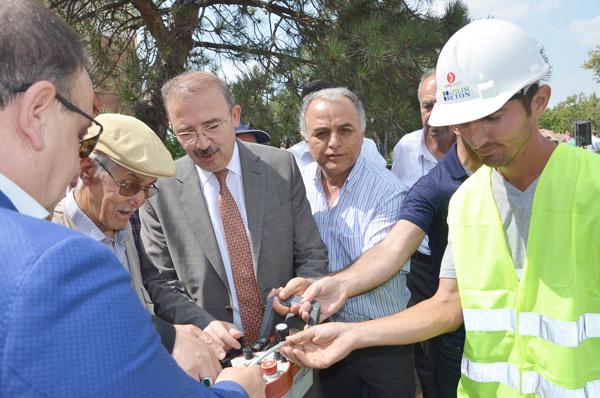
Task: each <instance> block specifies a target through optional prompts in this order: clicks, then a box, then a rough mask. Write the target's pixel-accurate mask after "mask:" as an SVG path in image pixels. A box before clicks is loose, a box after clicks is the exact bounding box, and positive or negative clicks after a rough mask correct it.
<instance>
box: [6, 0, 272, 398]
mask: <svg viewBox="0 0 600 398" xmlns="http://www.w3.org/2000/svg"><path fill="white" fill-rule="evenodd" d="M0 26H2V30H1V31H0V139H1V141H2V145H0V258H1V259H2V271H3V277H2V278H1V279H0V289H1V291H2V295H0V308H1V311H2V314H0V319H1V320H2V322H1V324H0V364H1V365H0V396H2V397H19V396H27V397H30V396H44V397H52V396H68V397H82V396H86V397H115V396H127V397H131V396H140V397H141V396H144V397H148V396H155V397H163V396H167V395H173V396H185V397H188V396H202V397H209V396H219V397H247V396H259V397H261V396H262V397H264V391H265V390H264V389H265V386H264V381H263V380H262V377H261V371H260V368H258V367H253V368H244V369H226V370H224V371H223V372H222V373H221V374H220V375H219V377H218V378H217V380H216V381H217V383H216V384H215V385H214V386H213V388H210V389H208V388H206V387H204V386H203V385H202V384H201V383H199V382H197V381H195V380H194V379H192V378H190V377H189V376H187V375H186V373H185V372H184V371H183V370H181V369H180V368H179V367H178V366H177V364H176V363H175V361H174V360H173V358H171V356H170V355H169V353H168V352H167V351H166V350H165V349H164V347H163V346H162V345H161V342H160V338H159V336H158V334H157V333H156V330H155V328H154V326H153V324H152V322H151V320H150V313H149V312H148V311H146V310H145V309H144V307H143V306H142V304H141V303H140V301H139V300H138V298H137V295H136V293H135V291H134V290H133V289H132V288H131V286H129V279H130V276H129V275H128V273H127V272H126V271H125V269H124V268H123V266H122V265H121V264H120V263H119V262H118V261H117V259H116V258H115V257H114V255H113V254H112V253H111V252H110V250H109V249H107V248H105V247H103V246H102V245H101V244H99V243H97V242H95V241H93V240H92V239H90V238H88V237H86V236H85V235H83V234H81V233H78V232H76V231H73V230H69V229H67V228H64V227H62V226H59V225H56V224H52V223H50V222H48V221H46V220H44V219H46V218H48V216H49V215H50V213H51V212H52V210H53V208H54V206H55V205H56V204H57V203H58V201H59V200H60V199H61V197H62V196H63V193H64V190H65V188H66V186H67V185H68V183H69V181H71V180H72V179H73V178H74V177H75V176H76V175H77V174H79V157H85V156H87V155H88V154H89V153H90V152H91V150H92V149H93V146H94V145H95V142H96V141H97V137H91V138H89V137H86V132H87V129H88V127H89V125H90V122H92V123H96V122H95V121H94V120H93V118H92V117H91V116H89V114H90V112H91V111H92V104H93V87H92V82H91V80H90V77H89V75H88V72H87V71H86V55H85V53H84V51H83V48H82V47H81V44H80V42H79V39H78V37H77V36H76V35H75V33H74V32H73V31H72V30H71V29H70V28H69V26H68V25H67V24H66V23H65V22H64V21H62V20H61V19H60V18H59V17H57V16H56V15H55V14H53V13H52V12H50V11H49V10H48V9H47V8H45V7H44V6H43V5H42V4H41V3H40V2H39V1H38V0H19V1H12V0H0ZM101 130H102V128H101V127H100V134H101ZM233 380H235V381H233Z"/></svg>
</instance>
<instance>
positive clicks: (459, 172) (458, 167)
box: [441, 142, 471, 180]
mask: <svg viewBox="0 0 600 398" xmlns="http://www.w3.org/2000/svg"><path fill="white" fill-rule="evenodd" d="M441 161H442V162H444V166H445V167H446V169H447V170H448V172H449V173H450V175H451V176H452V178H454V179H455V180H460V179H461V178H463V177H464V176H465V175H467V176H470V175H471V174H470V173H469V171H468V170H467V169H465V166H463V164H462V163H461V162H460V160H459V159H458V152H457V149H456V142H455V143H454V144H452V148H450V150H449V151H448V153H447V154H446V156H444V159H442V160H441Z"/></svg>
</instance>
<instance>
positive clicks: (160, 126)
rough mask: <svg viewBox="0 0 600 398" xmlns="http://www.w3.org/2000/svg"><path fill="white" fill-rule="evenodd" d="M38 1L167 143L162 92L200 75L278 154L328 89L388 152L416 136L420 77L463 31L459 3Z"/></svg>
mask: <svg viewBox="0 0 600 398" xmlns="http://www.w3.org/2000/svg"><path fill="white" fill-rule="evenodd" d="M44 1H45V2H46V3H47V4H48V5H49V6H50V7H51V8H52V9H54V10H55V11H57V12H58V13H60V14H61V15H62V16H63V17H64V18H65V19H66V20H67V21H68V22H69V23H70V24H71V25H72V26H74V27H75V29H76V30H78V31H79V32H80V34H81V35H82V37H83V38H84V40H85V42H86V43H87V45H88V47H89V48H90V52H91V55H92V59H93V63H94V64H93V73H94V76H93V78H94V82H95V83H96V85H97V86H101V87H103V88H104V89H107V90H108V91H111V92H116V93H118V95H119V104H120V107H121V108H120V109H119V111H123V112H127V113H131V114H134V115H135V116H136V117H138V118H140V119H141V120H143V121H144V122H146V123H147V124H148V125H149V126H150V127H151V128H152V129H154V131H156V132H157V134H158V135H159V136H160V137H161V138H162V139H163V140H165V139H166V137H167V117H166V113H165V110H164V106H163V104H162V99H161V97H160V87H161V86H162V85H163V84H164V82H165V81H166V80H168V79H170V78H171V77H173V76H176V75H177V74H179V73H181V72H183V71H184V70H190V69H200V70H209V71H213V72H219V73H220V74H221V75H225V78H226V80H227V81H228V82H229V83H231V84H232V87H233V90H234V93H235V94H236V99H237V101H238V102H239V103H240V104H241V105H242V119H243V120H244V121H245V122H247V123H249V124H250V125H252V126H253V127H255V128H261V129H264V130H265V131H268V132H269V134H271V136H272V137H273V140H272V142H271V145H274V146H284V147H288V146H290V145H292V144H293V143H295V142H296V141H298V140H299V134H298V121H297V111H298V108H299V105H300V96H299V92H300V90H301V88H302V87H303V86H304V85H305V84H307V83H308V82H309V81H310V80H312V79H317V78H324V79H330V80H334V81H336V82H338V83H340V84H342V85H344V86H347V87H349V88H350V89H352V90H354V91H356V92H357V93H358V95H359V97H360V98H361V100H362V101H363V103H364V105H365V109H366V110H367V113H368V121H369V122H368V132H367V135H368V136H369V137H371V138H373V139H374V140H375V141H376V142H377V143H380V144H381V146H382V149H384V150H385V151H386V152H390V151H391V149H392V147H393V145H394V144H395V142H396V141H397V140H398V139H399V138H400V136H401V135H403V134H404V133H406V132H409V131H412V130H414V129H416V128H419V127H420V124H421V123H420V118H419V112H418V103H417V99H416V89H417V85H418V81H419V78H420V75H421V73H422V71H423V70H424V69H426V68H429V67H433V66H435V60H436V58H437V54H438V52H439V50H440V49H441V47H442V46H443V44H444V43H445V41H446V40H447V39H448V38H449V37H450V36H451V35H452V34H453V33H454V32H455V31H456V30H458V29H459V28H461V27H462V26H463V25H465V24H466V23H467V22H468V17H467V9H466V7H465V6H464V5H463V4H462V3H461V2H460V1H456V2H453V3H450V4H449V5H448V6H447V9H446V11H445V13H444V15H442V16H433V15H431V14H430V13H428V12H427V6H428V5H429V2H428V1H427V0H422V1H415V2H411V3H410V5H409V3H407V2H405V1H402V0H277V1H272V0H269V1H261V0H227V1H224V0H212V1H198V0H129V1H127V0H44ZM234 72H235V73H234Z"/></svg>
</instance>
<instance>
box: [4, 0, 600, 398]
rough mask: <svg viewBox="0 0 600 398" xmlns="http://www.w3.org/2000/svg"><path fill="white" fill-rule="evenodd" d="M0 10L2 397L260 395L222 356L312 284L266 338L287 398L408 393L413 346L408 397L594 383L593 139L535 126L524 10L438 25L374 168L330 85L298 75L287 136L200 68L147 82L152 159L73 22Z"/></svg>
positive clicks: (597, 378)
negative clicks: (388, 151)
mask: <svg viewBox="0 0 600 398" xmlns="http://www.w3.org/2000/svg"><path fill="white" fill-rule="evenodd" d="M33 21H35V23H32V22H33ZM0 23H1V24H2V27H3V30H2V31H0V54H1V55H0V126H1V129H0V137H2V138H3V145H2V146H0V237H1V239H0V253H2V258H3V264H4V269H5V278H3V281H2V287H3V292H4V293H3V295H2V298H0V304H2V308H3V312H4V316H3V317H2V319H3V322H2V326H1V327H0V347H2V349H1V350H0V359H1V363H2V365H1V374H0V396H1V397H21V396H23V397H25V396H27V397H29V396H50V397H53V396H93V397H111V396H152V397H154V396H156V397H163V396H168V395H173V396H185V397H187V396H201V397H213V396H214V397H265V391H266V386H265V381H264V379H263V377H262V370H261V368H260V367H259V366H250V367H237V368H232V367H224V366H223V364H224V363H225V362H222V361H223V360H225V359H226V358H228V357H229V358H231V357H235V356H237V355H240V354H241V353H242V350H243V349H244V348H245V347H251V346H252V345H253V344H254V343H255V342H256V341H257V339H258V336H259V330H260V327H261V322H262V319H263V313H264V305H265V303H266V302H267V300H268V299H269V298H271V297H273V296H276V298H275V299H274V300H273V303H274V304H273V306H274V309H275V310H276V311H277V313H278V319H279V321H281V322H284V321H285V322H294V321H297V318H301V319H304V320H305V321H306V320H308V315H309V312H310V304H311V302H312V301H313V300H317V301H319V303H320V304H321V320H322V321H323V320H325V322H322V324H320V325H315V326H312V327H310V328H307V329H305V330H303V331H299V332H298V333H296V334H293V335H290V336H289V337H288V340H289V341H290V342H291V343H293V344H292V345H288V346H285V347H283V348H281V349H280V351H281V353H283V354H284V355H285V356H286V357H287V358H289V360H291V361H293V362H294V363H296V364H298V365H300V366H305V367H309V368H313V369H315V370H314V372H313V373H312V377H313V380H312V387H311V388H310V389H309V391H308V392H307V394H306V396H307V397H324V398H328V397H356V398H363V397H406V398H413V397H414V396H415V390H416V383H415V376H414V369H416V371H417V375H418V379H419V382H420V385H421V388H422V392H423V396H424V397H425V398H435V397H457V396H460V397H505V396H523V397H535V396H539V397H544V398H548V397H596V396H600V364H599V363H598V361H597V360H596V355H597V354H598V353H600V322H598V319H600V295H599V294H598V292H600V278H598V276H597V274H598V269H600V207H599V206H597V205H595V204H594V201H596V200H597V197H598V196H599V194H600V180H598V178H597V177H596V176H595V173H594V172H597V170H599V169H600V156H597V155H596V154H593V153H592V152H598V149H597V147H598V145H597V143H598V141H599V140H598V138H597V137H596V134H594V135H593V137H594V138H596V141H594V140H593V139H592V143H591V145H590V148H588V149H590V150H589V151H584V150H581V149H579V148H571V147H570V146H569V145H564V144H558V143H557V142H556V141H555V140H552V139H547V138H546V136H545V135H542V134H541V133H540V131H539V129H538V118H539V117H540V116H541V114H542V113H543V112H544V110H545V109H546V107H547V105H548V101H549V99H550V95H551V88H550V86H548V85H547V84H544V81H543V79H544V77H545V76H546V75H547V73H548V70H549V66H548V65H547V63H546V62H545V61H544V59H543V58H542V57H541V55H540V52H539V50H538V49H537V46H536V44H535V42H534V41H533V39H532V38H531V37H530V36H529V35H528V34H527V33H525V31H524V30H523V29H521V28H519V27H517V26H516V25H514V24H512V23H509V22H506V21H502V20H492V19H488V20H478V21H474V22H472V23H470V24H468V25H467V26H465V27H464V28H462V29H460V30H459V31H458V32H456V33H455V34H454V35H453V36H452V38H451V39H450V40H449V41H448V42H447V43H446V45H445V46H444V48H443V49H442V51H441V53H440V55H439V59H438V62H437V67H436V69H431V70H427V71H425V73H424V74H423V76H422V78H421V81H420V83H419V86H418V88H417V91H416V97H417V98H416V99H417V100H418V103H419V107H420V111H421V119H422V124H423V128H422V129H419V130H418V131H415V132H413V133H410V134H407V135H405V136H404V137H403V138H402V139H401V140H400V141H399V142H398V144H397V145H396V147H395V148H394V164H393V166H392V168H391V171H390V170H388V169H387V168H386V161H385V159H383V157H381V155H380V154H379V153H378V152H377V151H376V148H375V145H374V143H373V141H371V140H368V139H367V138H365V133H366V132H367V119H366V114H365V105H363V103H362V102H361V100H360V99H359V98H358V96H357V95H356V94H355V93H354V92H352V91H351V90H349V89H348V88H345V87H340V86H339V85H338V84H336V83H334V82H329V81H324V80H317V81H314V82H313V83H311V84H310V85H308V86H307V87H305V88H304V89H303V91H302V100H301V101H302V103H301V107H300V112H299V126H300V132H301V135H302V141H301V142H300V143H298V144H297V145H295V146H294V147H292V148H290V149H289V150H288V151H286V150H282V149H279V148H274V147H270V146H266V145H261V143H265V142H268V141H269V140H270V139H271V137H270V136H269V134H268V133H267V132H265V131H262V130H257V129H253V128H252V127H251V126H249V125H248V124H246V123H244V122H242V109H241V107H240V106H239V105H238V104H237V103H236V102H235V99H234V96H233V93H232V91H231V89H230V88H229V87H228V85H227V84H226V83H225V82H223V81H222V80H221V79H220V78H219V77H217V76H216V75H214V74H212V73H208V72H201V71H190V72H184V73H182V74H180V75H178V76H176V77H174V78H172V79H170V80H169V81H168V82H167V83H166V84H165V85H164V86H163V88H162V96H163V100H164V103H165V106H166V110H167V114H168V118H169V123H170V125H171V126H172V128H173V134H174V135H175V137H176V139H177V140H178V141H179V142H180V143H181V145H182V147H183V148H184V149H185V152H186V154H187V155H186V156H184V157H182V158H181V159H178V160H177V161H173V159H172V158H171V155H170V153H169V152H168V151H167V149H166V148H165V146H164V145H163V143H162V142H161V141H160V139H159V138H158V136H157V135H156V134H155V133H154V132H153V131H152V129H150V128H149V127H148V126H147V125H146V124H144V123H143V122H142V121H140V120H138V119H136V118H134V117H132V116H126V115H120V114H113V113H103V114H100V115H98V116H96V117H94V116H92V109H93V100H94V89H93V84H92V81H91V78H90V74H89V72H88V58H87V55H86V53H85V51H84V48H83V47H82V44H81V41H80V39H79V38H78V37H77V35H76V34H75V33H74V32H73V31H72V29H71V28H70V27H69V26H68V24H67V23H66V22H65V21H63V20H62V19H61V18H60V17H58V16H57V15H56V14H54V13H53V12H51V11H50V10H49V9H48V8H47V7H45V6H44V5H43V4H42V3H41V2H40V1H39V0H20V1H15V0H0ZM467 55H468V56H467ZM366 106H368V104H367V105H366ZM595 144H596V147H594V145H595ZM566 169H569V170H571V171H572V172H573V173H574V174H573V178H564V170H566ZM72 181H77V182H76V184H75V186H74V187H72V189H67V187H68V186H70V184H71V182H72ZM50 221H52V222H50ZM65 227H66V228H65ZM548 236H553V237H561V238H562V239H561V242H562V243H561V244H560V245H554V244H551V243H549V242H550V241H549V240H548V239H547V238H548ZM291 295H299V296H303V299H302V303H301V305H293V306H292V307H291V308H288V307H286V306H284V305H283V304H282V303H281V301H280V300H279V299H278V298H277V297H279V298H282V299H285V298H287V297H289V296H291ZM294 314H295V315H297V316H296V317H295V316H294Z"/></svg>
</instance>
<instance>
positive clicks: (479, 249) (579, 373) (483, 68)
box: [282, 20, 600, 397]
mask: <svg viewBox="0 0 600 398" xmlns="http://www.w3.org/2000/svg"><path fill="white" fill-rule="evenodd" d="M547 71H548V65H547V64H546V63H545V62H544V61H543V59H542V58H541V56H540V54H539V51H538V49H537V47H536V45H535V43H534V42H533V40H532V39H531V38H530V37H529V36H528V35H527V34H526V33H525V31H524V30H523V29H521V28H519V27H517V26H516V25H514V24H512V23H509V22H506V21H501V20H480V21H475V22H473V23H471V24H469V25H467V26H466V27H464V28H463V29H461V30H459V31H458V32H457V33H456V34H455V35H454V36H452V38H451V39H450V40H449V41H448V43H447V44H446V45H445V46H444V49H443V50H442V52H441V53H440V57H439V59H438V65H437V86H438V93H437V104H436V107H435V108H434V111H433V114H432V116H431V119H430V124H432V125H454V126H456V128H457V129H458V131H459V133H460V135H461V137H462V138H463V139H464V140H465V142H466V143H468V144H469V146H471V147H472V148H473V149H474V150H475V152H476V153H477V154H478V155H479V157H480V158H481V160H482V161H483V163H484V166H483V167H482V168H480V169H479V171H477V172H476V173H475V174H473V176H471V177H470V178H469V179H468V180H467V181H466V182H465V183H464V184H463V185H461V187H460V188H459V189H458V190H457V192H456V194H455V195H454V196H453V198H452V199H451V201H450V209H449V213H448V214H449V217H448V224H449V232H450V235H449V244H448V247H447V249H446V253H445V255H444V260H443V263H442V270H441V273H440V287H439V289H438V291H437V293H436V295H435V296H434V297H432V298H431V299H429V300H426V301H424V302H422V303H420V304H418V305H416V306H414V307H412V308H409V309H408V310H406V311H403V312H401V313H399V314H396V315H393V316H391V317H387V318H383V319H378V320H374V321H369V322H365V323H362V324H353V325H350V324H336V323H329V324H327V325H320V326H316V327H313V328H310V329H308V330H307V331H304V332H302V333H299V334H297V335H294V336H291V337H290V338H289V340H291V341H292V342H293V343H296V346H294V347H293V348H291V347H286V348H284V349H282V351H284V352H285V354H286V355H288V356H289V357H291V358H292V359H293V360H294V361H296V362H297V363H300V364H303V365H308V366H311V367H322V366H328V364H329V363H331V362H335V361H336V360H338V359H339V358H343V357H344V356H345V355H347V353H348V352H349V351H350V350H353V349H356V348H361V347H365V346H371V345H384V344H385V345H387V344H407V343H411V342H415V341H419V340H422V339H427V338H430V337H432V336H435V335H437V334H440V333H444V332H447V331H450V330H453V329H455V328H456V327H457V326H458V325H459V324H460V323H461V322H462V321H463V319H464V323H465V329H466V332H467V333H466V341H465V349H464V356H463V362H462V369H461V371H462V376H461V381H460V384H459V387H458V395H459V396H461V397H506V396H519V397H534V396H541V397H597V396H600V363H599V362H598V360H597V353H598V352H600V322H599V321H598V319H600V295H599V294H598V292H599V291H600V278H599V277H598V270H599V269H600V208H599V207H598V206H595V205H594V201H595V200H596V198H597V197H598V195H600V181H598V179H597V178H596V176H595V171H597V170H598V169H600V160H599V159H597V158H598V157H597V156H595V155H594V154H592V153H590V152H589V151H581V150H577V149H574V148H570V147H569V146H567V145H557V144H556V143H554V142H552V141H549V140H547V139H545V138H544V137H543V136H541V135H540V134H539V132H538V124H537V120H538V118H539V117H540V115H541V114H542V113H543V111H544V109H545V108H546V106H547V105H548V101H549V99H550V94H551V90H550V87H549V86H547V85H540V84H541V83H540V79H542V78H543V77H544V76H545V75H546V74H547ZM567 168H568V169H569V170H572V171H573V172H574V173H575V175H576V178H563V174H564V170H565V169H567ZM558 235H560V236H566V237H568V239H566V240H562V241H561V243H560V244H549V243H548V240H547V236H558ZM317 283H318V282H317ZM330 285H335V284H334V283H331V284H330ZM313 286H314V284H313ZM321 287H322V289H321V291H320V292H318V294H317V298H318V299H321V301H322V302H321V304H322V305H323V306H324V307H327V306H328V305H330V303H331V302H333V301H335V297H336V290H335V286H333V287H331V286H330V287H331V288H330V289H326V288H325V287H324V286H321ZM313 296H314V295H313Z"/></svg>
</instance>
